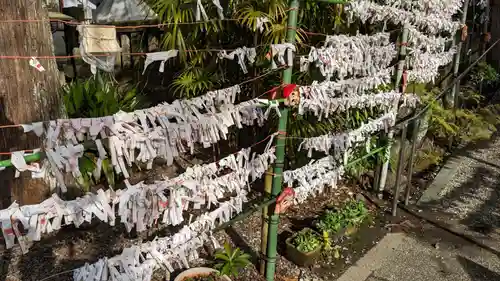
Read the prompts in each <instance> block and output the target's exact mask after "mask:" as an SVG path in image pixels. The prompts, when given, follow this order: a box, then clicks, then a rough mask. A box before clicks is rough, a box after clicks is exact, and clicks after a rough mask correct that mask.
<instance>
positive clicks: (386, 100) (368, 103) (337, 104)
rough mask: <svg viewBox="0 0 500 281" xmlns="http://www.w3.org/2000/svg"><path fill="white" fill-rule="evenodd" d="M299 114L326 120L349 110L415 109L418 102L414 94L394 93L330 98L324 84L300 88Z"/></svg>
mask: <svg viewBox="0 0 500 281" xmlns="http://www.w3.org/2000/svg"><path fill="white" fill-rule="evenodd" d="M299 91H300V103H299V112H298V113H299V114H301V115H302V114H305V113H306V112H312V113H313V114H314V115H315V116H317V117H318V118H319V119H320V120H321V118H322V117H326V118H328V117H329V116H330V115H331V114H333V113H338V112H345V111H348V110H350V109H363V108H381V109H383V110H388V109H394V108H397V107H398V105H399V104H401V106H404V107H416V106H417V104H418V103H419V102H420V99H419V98H418V96H416V95H414V94H402V93H398V92H395V91H391V92H384V93H378V94H368V95H358V96H350V97H339V98H332V97H331V96H330V95H329V94H328V93H329V92H330V90H329V89H328V86H327V85H325V84H316V85H312V86H307V87H300V88H299Z"/></svg>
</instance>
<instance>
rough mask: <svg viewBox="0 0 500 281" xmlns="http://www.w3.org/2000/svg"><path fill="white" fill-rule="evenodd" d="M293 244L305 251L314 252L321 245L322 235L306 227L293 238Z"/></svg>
mask: <svg viewBox="0 0 500 281" xmlns="http://www.w3.org/2000/svg"><path fill="white" fill-rule="evenodd" d="M292 245H293V246H295V247H296V248H297V250H299V251H301V252H303V253H309V252H312V251H314V250H316V249H318V247H321V245H322V241H321V237H320V236H319V235H318V234H317V233H316V232H314V231H313V230H311V229H304V230H302V231H300V232H298V233H297V235H296V236H295V237H294V238H293V239H292Z"/></svg>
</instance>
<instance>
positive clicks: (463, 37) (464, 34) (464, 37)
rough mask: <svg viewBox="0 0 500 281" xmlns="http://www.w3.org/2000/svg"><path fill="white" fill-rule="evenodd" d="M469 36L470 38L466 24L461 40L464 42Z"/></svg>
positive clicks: (463, 27)
mask: <svg viewBox="0 0 500 281" xmlns="http://www.w3.org/2000/svg"><path fill="white" fill-rule="evenodd" d="M467 36H469V35H468V33H467V25H465V24H464V26H462V36H461V38H460V39H462V42H463V41H465V40H466V39H467Z"/></svg>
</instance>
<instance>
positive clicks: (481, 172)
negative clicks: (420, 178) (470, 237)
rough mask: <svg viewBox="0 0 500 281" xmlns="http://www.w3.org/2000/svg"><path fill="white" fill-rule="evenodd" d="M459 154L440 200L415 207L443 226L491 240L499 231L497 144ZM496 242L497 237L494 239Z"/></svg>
mask: <svg viewBox="0 0 500 281" xmlns="http://www.w3.org/2000/svg"><path fill="white" fill-rule="evenodd" d="M476 145H477V146H476V147H477V149H475V150H473V146H472V145H471V147H468V148H465V149H463V150H462V151H459V153H458V154H459V155H460V156H464V157H463V159H464V161H462V162H461V163H460V165H459V167H458V171H457V172H456V174H455V175H452V178H450V179H449V182H448V183H447V184H446V186H442V187H441V188H442V190H441V192H443V191H444V192H446V194H444V195H443V196H442V197H440V198H435V199H434V200H432V201H430V202H427V203H422V204H419V205H418V206H419V208H421V209H423V211H424V212H426V213H429V215H431V216H435V217H436V219H438V220H441V221H446V222H447V223H451V224H457V225H462V226H463V227H465V228H467V229H468V230H469V231H472V232H476V233H477V234H478V235H490V236H492V239H493V238H494V236H495V235H496V234H499V233H500V232H499V233H497V230H498V229H500V205H499V199H500V161H498V162H497V161H495V160H496V159H499V160H500V141H499V140H498V139H496V140H494V141H493V142H491V141H490V142H489V143H485V142H482V143H478V144H476ZM498 239H500V237H498Z"/></svg>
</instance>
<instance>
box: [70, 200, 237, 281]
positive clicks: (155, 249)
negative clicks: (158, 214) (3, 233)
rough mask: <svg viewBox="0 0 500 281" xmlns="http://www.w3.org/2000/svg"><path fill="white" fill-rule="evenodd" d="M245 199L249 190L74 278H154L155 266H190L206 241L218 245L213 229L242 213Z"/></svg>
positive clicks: (84, 280)
mask: <svg viewBox="0 0 500 281" xmlns="http://www.w3.org/2000/svg"><path fill="white" fill-rule="evenodd" d="M246 201H247V198H246V192H242V193H240V194H238V195H237V196H236V197H233V198H231V199H230V200H229V201H226V202H223V203H221V204H220V206H219V207H218V208H217V209H216V210H214V211H212V212H209V213H205V214H203V215H201V216H200V217H198V218H197V219H196V221H194V222H193V223H191V224H189V225H186V226H184V227H183V228H182V229H181V230H180V231H179V232H177V233H176V234H174V235H172V236H169V237H163V238H158V239H155V240H153V241H151V242H146V243H143V244H139V245H134V246H132V247H129V248H125V249H123V252H122V253H121V254H119V255H117V256H115V257H112V258H102V259H100V260H99V261H97V262H96V263H93V264H85V265H84V266H83V267H80V268H78V269H76V270H75V271H74V273H73V280H74V281H95V280H108V281H123V280H151V278H152V274H153V271H154V270H156V269H160V268H161V269H164V270H168V271H170V272H173V271H174V268H175V267H178V268H189V263H188V261H192V260H195V259H198V253H197V250H198V248H200V247H201V246H203V245H204V244H205V243H207V242H212V243H214V247H216V248H218V247H219V245H218V243H217V241H215V239H214V237H213V236H212V230H214V229H215V227H216V226H217V225H220V224H223V223H225V222H228V221H229V220H231V218H233V217H234V216H235V215H236V214H238V213H240V212H242V209H243V203H244V202H246Z"/></svg>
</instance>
